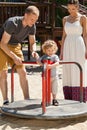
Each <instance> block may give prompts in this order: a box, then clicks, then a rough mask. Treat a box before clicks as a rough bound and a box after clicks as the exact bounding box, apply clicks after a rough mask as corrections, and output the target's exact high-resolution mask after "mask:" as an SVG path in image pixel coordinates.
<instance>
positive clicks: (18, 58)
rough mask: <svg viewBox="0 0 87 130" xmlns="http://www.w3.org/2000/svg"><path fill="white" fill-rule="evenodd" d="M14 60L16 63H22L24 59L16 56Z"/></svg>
mask: <svg viewBox="0 0 87 130" xmlns="http://www.w3.org/2000/svg"><path fill="white" fill-rule="evenodd" d="M13 60H14V63H15V64H16V65H22V60H21V58H20V57H18V56H15V58H14V59H13Z"/></svg>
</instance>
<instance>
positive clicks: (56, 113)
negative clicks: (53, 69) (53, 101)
mask: <svg viewBox="0 0 87 130" xmlns="http://www.w3.org/2000/svg"><path fill="white" fill-rule="evenodd" d="M58 101H59V106H53V105H50V106H47V107H46V113H45V114H42V107H41V100H39V99H30V100H23V101H16V102H13V103H10V104H9V105H4V106H2V107H1V112H2V113H3V114H5V115H9V116H15V117H19V118H29V119H49V120H54V119H67V118H76V117H81V116H87V103H80V102H78V101H72V100H58Z"/></svg>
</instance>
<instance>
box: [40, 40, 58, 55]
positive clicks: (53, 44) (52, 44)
mask: <svg viewBox="0 0 87 130" xmlns="http://www.w3.org/2000/svg"><path fill="white" fill-rule="evenodd" d="M51 47H53V48H54V50H55V53H56V52H57V50H58V47H57V44H56V42H55V41H53V40H47V41H45V42H44V44H43V45H42V50H43V53H46V49H49V48H51Z"/></svg>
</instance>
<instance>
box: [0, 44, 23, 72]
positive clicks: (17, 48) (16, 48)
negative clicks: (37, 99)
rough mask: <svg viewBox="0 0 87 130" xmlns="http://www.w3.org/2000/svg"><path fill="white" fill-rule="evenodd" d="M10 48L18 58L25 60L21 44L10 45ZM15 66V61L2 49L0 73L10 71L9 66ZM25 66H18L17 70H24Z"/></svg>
mask: <svg viewBox="0 0 87 130" xmlns="http://www.w3.org/2000/svg"><path fill="white" fill-rule="evenodd" d="M8 48H9V49H10V50H11V51H12V52H14V53H15V54H16V55H17V56H18V57H20V58H21V59H22V60H24V57H23V53H22V50H21V44H18V45H9V44H8ZM9 65H10V66H11V67H12V66H13V65H14V61H13V59H11V58H10V57H9V56H8V55H7V54H6V53H5V52H4V51H3V50H2V49H0V71H2V70H8V66H9ZM23 66H24V65H17V66H16V68H22V67H23Z"/></svg>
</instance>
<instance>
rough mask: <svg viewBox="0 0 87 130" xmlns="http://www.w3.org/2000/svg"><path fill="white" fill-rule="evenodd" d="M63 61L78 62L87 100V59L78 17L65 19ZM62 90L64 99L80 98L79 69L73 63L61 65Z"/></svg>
mask: <svg viewBox="0 0 87 130" xmlns="http://www.w3.org/2000/svg"><path fill="white" fill-rule="evenodd" d="M64 29H65V32H66V34H67V36H66V38H65V41H64V49H63V61H68V62H70V61H72V62H78V63H79V64H80V65H81V67H82V69H83V87H84V96H83V97H84V101H86V100H87V60H86V59H85V43H84V40H83V37H82V31H83V28H82V26H81V24H80V18H79V20H78V21H75V22H74V23H70V22H68V21H66V23H65V27H64ZM63 90H64V96H65V98H66V99H71V100H80V96H79V95H80V70H79V68H78V67H77V65H75V64H67V65H63Z"/></svg>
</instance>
